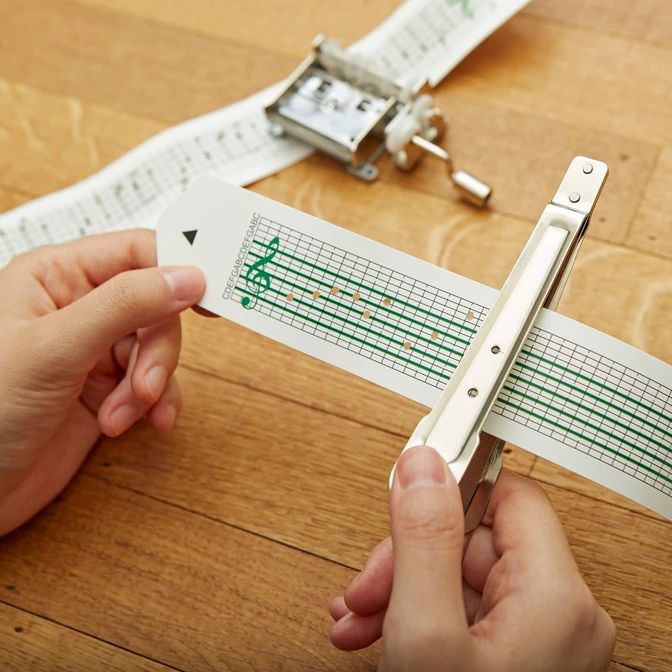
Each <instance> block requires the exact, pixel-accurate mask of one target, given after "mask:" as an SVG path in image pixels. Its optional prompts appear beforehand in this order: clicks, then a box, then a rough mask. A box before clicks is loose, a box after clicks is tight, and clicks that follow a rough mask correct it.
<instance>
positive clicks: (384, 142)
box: [265, 36, 492, 207]
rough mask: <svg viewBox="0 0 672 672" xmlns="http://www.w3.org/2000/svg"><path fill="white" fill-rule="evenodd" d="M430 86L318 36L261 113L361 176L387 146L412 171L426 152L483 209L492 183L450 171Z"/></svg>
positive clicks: (374, 171) (371, 171)
mask: <svg viewBox="0 0 672 672" xmlns="http://www.w3.org/2000/svg"><path fill="white" fill-rule="evenodd" d="M429 90H430V89H429V86H428V85H427V83H426V82H424V81H421V82H417V83H416V84H415V85H412V86H409V85H408V84H406V83H405V82H403V81H401V80H395V79H391V78H390V77H389V76H387V75H386V74H385V73H383V72H381V71H379V70H377V69H376V68H375V67H374V66H372V65H370V64H368V63H367V62H366V60H364V59H362V58H361V57H358V56H356V55H351V54H349V53H348V52H346V51H344V50H343V49H341V47H340V46H339V45H338V44H337V43H336V42H333V41H331V40H327V39H325V38H324V37H323V36H318V37H317V38H316V39H315V41H314V43H313V52H312V54H311V55H310V56H309V57H308V58H307V59H306V60H305V61H303V63H302V64H301V65H300V66H299V67H298V68H297V69H296V70H295V71H294V72H293V73H292V75H291V76H290V77H289V80H288V84H287V86H286V87H285V88H284V89H283V91H282V92H281V93H280V95H279V96H278V97H277V98H276V99H275V100H274V101H273V102H272V103H271V104H270V105H269V106H268V107H266V110H265V111H266V115H267V117H268V119H269V121H270V122H271V130H272V132H273V133H276V134H278V135H280V134H283V133H287V134H289V135H291V136H293V137H295V138H298V139H300V140H303V141H304V142H306V143H308V144H310V145H312V146H313V147H315V148H316V149H318V150H320V151H322V152H325V153H326V154H330V155H331V156H333V157H335V158H337V159H339V160H340V161H342V162H343V163H344V164H345V166H346V168H347V170H348V171H349V172H350V173H352V174H353V175H356V176H357V177H360V178H362V179H364V180H375V179H376V178H377V177H378V168H377V167H376V165H375V164H376V161H377V160H378V158H379V157H380V156H381V155H382V154H383V152H385V151H387V152H388V153H389V154H391V155H392V157H393V159H394V162H395V164H396V165H397V166H398V167H399V168H401V169H403V170H410V169H412V168H413V167H414V166H415V165H416V164H417V162H418V161H419V160H420V158H421V156H422V155H423V154H424V152H429V153H431V154H433V155H435V156H437V157H438V158H440V159H441V160H442V161H444V162H445V163H446V164H447V166H448V171H449V175H450V178H451V179H452V181H453V183H454V185H455V187H456V188H457V190H458V192H459V193H460V195H461V196H462V197H463V198H464V199H466V200H467V201H469V202H470V203H473V204H474V205H477V206H479V207H483V206H484V205H486V203H487V202H488V199H489V198H490V194H491V192H492V190H491V188H490V187H489V186H488V185H487V184H485V183H484V182H482V181H481V180H479V179H478V178H476V177H474V176H473V175H471V174H470V173H468V172H466V171H464V170H454V169H453V161H452V158H451V156H450V154H448V152H446V151H445V150H444V149H442V148H441V147H439V146H438V145H436V144H435V141H436V140H439V139H440V138H441V137H442V136H443V134H444V132H445V130H446V123H445V120H444V117H443V115H442V114H441V111H440V110H439V109H438V108H437V107H436V106H435V104H434V100H433V98H432V96H431V95H429V93H428V91H429Z"/></svg>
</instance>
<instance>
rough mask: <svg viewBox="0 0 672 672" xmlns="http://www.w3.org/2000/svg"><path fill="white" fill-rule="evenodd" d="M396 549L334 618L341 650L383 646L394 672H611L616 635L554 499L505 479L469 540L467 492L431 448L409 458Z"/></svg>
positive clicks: (394, 500)
mask: <svg viewBox="0 0 672 672" xmlns="http://www.w3.org/2000/svg"><path fill="white" fill-rule="evenodd" d="M390 497H391V502H390V503H391V518H392V538H391V539H387V540H386V541H384V542H382V543H381V544H380V545H379V546H378V547H376V549H375V550H374V551H373V553H372V554H371V557H370V558H369V560H368V562H367V563H366V566H365V567H364V570H363V571H362V572H361V574H359V575H358V576H357V577H356V578H355V580H354V581H353V582H352V583H351V584H350V586H349V588H348V590H347V591H346V593H345V596H344V597H339V598H336V599H334V600H333V601H332V603H331V605H330V611H331V614H332V616H333V617H334V619H335V620H336V623H335V624H334V625H333V627H332V630H331V639H332V641H333V643H334V644H335V645H336V646H337V647H339V648H341V649H346V650H353V649H359V648H363V647H365V646H368V645H369V644H372V643H373V642H374V641H376V640H377V639H378V638H379V637H380V636H381V633H382V635H383V648H382V656H381V661H380V668H379V669H380V670H384V671H385V672H392V671H394V672H418V671H422V672H453V671H454V672H458V671H459V672H493V671H497V672H514V671H515V672H570V671H571V672H603V671H604V670H606V669H607V667H608V665H609V660H610V657H611V654H612V651H613V648H614V641H615V636H616V629H615V627H614V624H613V622H612V620H611V618H610V617H609V615H608V614H607V613H606V612H605V611H604V610H603V609H602V608H601V607H600V606H599V605H598V604H597V602H596V601H595V599H594V598H593V596H592V594H591V592H590V590H589V589H588V587H587V586H586V584H585V582H584V581H583V579H582V577H581V575H580V573H579V570H578V568H577V566H576V563H575V562H574V558H573V557H572V553H571V550H570V548H569V544H568V542H567V539H566V537H565V535H564V532H563V530H562V526H561V525H560V521H559V520H558V518H557V516H556V515H555V512H554V511H553V508H552V506H551V503H550V501H549V500H548V497H547V496H546V495H545V493H544V492H543V490H541V488H539V487H538V486H537V485H535V484H534V483H533V482H532V481H530V480H528V479H526V478H523V477H522V476H518V475H516V474H514V473H512V472H509V471H503V472H502V474H501V475H500V478H499V480H498V483H497V486H496V487H495V489H494V491H493V494H492V498H491V501H490V504H489V506H488V510H487V512H486V514H485V516H484V519H483V522H482V524H481V526H480V527H478V528H477V529H476V530H474V532H472V533H471V534H470V535H468V536H467V537H466V538H465V537H464V519H463V513H462V504H461V499H460V493H459V489H458V486H457V483H456V482H455V479H454V478H453V476H452V474H451V472H450V470H449V469H448V468H447V467H446V466H445V463H444V461H443V459H442V458H441V456H440V455H439V454H438V453H437V452H436V451H434V450H433V449H432V448H427V447H424V446H423V447H416V448H412V449H411V450H409V451H406V453H404V455H402V457H401V459H400V460H399V463H398V464H397V469H396V473H395V479H394V483H393V486H392V491H391V496H390Z"/></svg>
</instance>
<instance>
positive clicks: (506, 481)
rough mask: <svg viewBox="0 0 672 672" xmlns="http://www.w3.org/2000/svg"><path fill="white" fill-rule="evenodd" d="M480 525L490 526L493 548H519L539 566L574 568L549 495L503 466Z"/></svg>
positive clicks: (502, 552) (566, 541) (569, 550)
mask: <svg viewBox="0 0 672 672" xmlns="http://www.w3.org/2000/svg"><path fill="white" fill-rule="evenodd" d="M482 524H483V525H487V526H488V527H491V528H492V540H493V544H494V548H495V551H496V552H497V554H498V555H499V556H500V557H501V556H502V555H504V553H506V552H507V551H521V552H522V553H523V554H524V555H525V557H531V558H535V565H536V566H539V567H543V566H545V567H546V570H547V569H548V568H549V567H552V566H553V567H557V566H558V565H559V564H563V565H567V564H571V565H573V566H574V567H576V564H575V563H574V557H573V555H572V551H571V549H570V546H569V542H568V540H567V537H566V535H565V532H564V530H563V528H562V524H561V523H560V520H559V518H558V516H557V514H556V512H555V509H554V508H553V505H552V504H551V501H550V499H549V498H548V495H547V494H546V493H545V492H544V491H543V489H542V488H541V487H540V486H539V485H537V484H536V483H535V482H534V481H532V480H531V479H529V478H526V477H525V476H521V475H519V474H516V473H514V472H512V471H509V470H507V469H503V470H502V472H501V474H500V476H499V478H498V480H497V484H496V486H495V489H494V490H493V493H492V497H491V499H490V502H489V504H488V508H487V510H486V512H485V515H484V516H483V521H482Z"/></svg>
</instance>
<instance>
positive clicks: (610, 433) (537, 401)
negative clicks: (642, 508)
mask: <svg viewBox="0 0 672 672" xmlns="http://www.w3.org/2000/svg"><path fill="white" fill-rule="evenodd" d="M504 389H505V390H506V391H507V392H510V393H512V394H517V395H518V396H519V397H524V398H526V397H527V395H526V394H525V393H524V392H521V391H520V390H517V389H516V388H515V387H511V386H510V385H505V386H504ZM534 404H535V405H536V404H540V405H541V406H544V407H545V408H548V409H550V410H552V411H555V412H556V413H559V414H560V415H564V416H567V417H569V418H572V419H575V420H578V421H579V422H580V423H581V424H583V425H585V426H586V427H590V428H591V429H593V430H595V431H596V432H602V433H603V434H606V435H607V437H608V438H609V439H613V438H614V432H613V430H612V431H609V430H607V429H606V428H602V427H600V426H599V425H595V424H593V423H592V422H589V421H587V420H584V419H582V418H580V417H578V416H575V415H573V414H572V413H570V412H569V411H566V410H564V409H561V408H555V407H554V406H553V405H552V404H551V403H549V402H546V401H542V400H541V399H537V398H535V399H534ZM617 439H618V441H619V442H620V443H621V444H624V445H626V446H628V447H629V448H632V449H633V450H636V451H637V452H639V453H642V454H643V455H646V456H647V457H649V458H650V459H652V460H654V461H656V462H660V463H661V464H662V465H664V466H665V467H668V468H672V464H668V462H667V460H666V459H664V458H662V457H660V456H659V455H656V454H655V453H650V452H649V451H648V450H646V448H642V447H640V446H638V445H637V444H636V443H632V442H631V441H628V440H627V439H626V438H625V437H623V436H617Z"/></svg>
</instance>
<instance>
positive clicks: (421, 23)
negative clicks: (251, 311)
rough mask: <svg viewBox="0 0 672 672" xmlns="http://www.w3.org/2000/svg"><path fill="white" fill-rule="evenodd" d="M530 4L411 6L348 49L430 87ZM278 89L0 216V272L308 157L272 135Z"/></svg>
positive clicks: (152, 219)
mask: <svg viewBox="0 0 672 672" xmlns="http://www.w3.org/2000/svg"><path fill="white" fill-rule="evenodd" d="M528 1H529V0H408V1H407V2H405V3H403V4H402V5H401V6H400V7H399V9H398V10H397V11H396V12H394V13H393V14H392V15H391V16H390V17H389V18H388V19H387V20H386V21H384V22H383V23H382V24H381V25H380V26H379V27H378V28H376V29H375V30H374V31H373V32H372V33H370V34H369V35H368V36H366V37H365V38H364V39H362V40H360V41H359V42H357V43H356V44H354V45H352V47H351V49H352V50H353V51H355V52H357V53H360V54H362V55H363V56H366V57H367V58H368V59H371V60H373V62H374V63H375V64H376V66H377V67H378V68H380V69H383V70H386V71H388V72H391V73H393V74H394V75H395V76H398V77H402V78H405V79H406V80H408V81H411V82H412V81H415V80H416V79H418V78H420V77H426V78H428V79H429V80H430V83H432V84H436V83H437V82H438V81H440V80H441V79H442V78H443V77H444V76H445V74H447V73H448V72H449V71H450V70H451V69H452V68H453V67H455V65H457V63H459V61H460V60H461V59H462V58H464V56H466V54H468V53H469V52H470V51H471V50H472V49H474V47H476V46H477V45H478V44H479V43H480V42H482V41H483V40H484V39H485V38H486V37H487V36H488V35H489V34H490V33H492V32H493V31H494V30H495V29H496V28H498V27H499V26H500V25H501V24H502V23H504V22H505V21H506V20H507V19H508V18H510V17H511V16H512V15H513V14H515V13H516V12H517V11H518V10H519V9H521V8H522V7H523V6H524V5H526V4H527V2H528ZM334 29H335V30H337V27H335V28H334ZM282 87H283V83H282V82H281V83H279V84H277V85H275V86H272V87H269V88H268V89H265V90H264V91H261V92H260V93H258V94H256V95H254V96H252V97H250V98H247V99H246V100H244V101H241V102H240V103H237V104H235V105H232V106H230V107H227V108H224V109H221V110H217V111H216V112H212V113H210V114H207V115H205V116H203V117H199V118H197V119H193V120H191V121H188V122H185V123H184V124H180V125H178V126H175V127H174V128H171V129H168V130H166V131H164V132H163V133H160V134H159V135H157V136H155V137H154V138H152V139H150V140H148V141H147V142H145V143H143V144H142V145H140V146H139V147H137V148H136V149H134V150H132V151H131V152H129V153H128V154H126V155H125V156H123V157H122V158H121V159H119V160H117V161H115V162H114V163H112V164H110V165H109V166H108V167H107V168H105V169H103V170H102V171H100V172H99V173H96V174H94V175H93V176H91V177H89V178H87V179H86V180H84V181H82V182H80V183H79V184H77V185H75V186H73V187H69V188H67V189H64V190H62V191H59V192H57V193H55V194H52V195H49V196H45V197H43V198H40V199H37V200H36V201H33V202H31V203H28V204H26V205H23V206H20V207H18V208H15V209H14V210H12V211H10V212H8V213H5V214H3V215H0V268H1V267H2V266H4V265H5V264H6V263H7V262H8V261H9V260H10V259H11V258H12V256H14V255H15V254H18V253H20V252H23V251H25V250H29V249H31V248H33V247H37V246H38V245H43V244H46V243H53V242H63V241H66V240H72V239H74V238H79V237H80V236H83V235H86V234H89V233H100V232H102V231H113V230H120V229H126V228H132V227H137V226H143V227H150V228H151V227H153V226H154V225H155V223H156V219H157V217H158V215H159V213H160V212H161V210H162V209H163V208H164V207H165V206H166V205H167V204H168V203H170V202H171V201H173V200H174V199H175V198H176V197H177V196H178V195H179V194H180V193H181V192H182V191H183V190H184V189H185V188H186V187H187V185H188V184H190V183H191V182H192V181H193V180H194V179H195V178H197V177H198V176H199V175H203V174H211V175H217V176H218V177H221V178H222V179H225V180H227V181H228V182H231V183H233V184H249V183H251V182H254V181H256V180H259V179H261V178H262V177H265V176H267V175H270V174H271V173H274V172H277V171H278V170H282V169H283V168H286V167H288V166H290V165H292V164H293V163H296V162H297V161H300V160H301V159H303V158H305V157H306V156H308V155H309V154H310V153H311V151H312V149H311V148H310V147H308V146H307V145H304V144H302V143H300V142H297V141H295V140H292V139H291V138H286V137H283V138H276V137H274V136H272V135H271V134H270V133H269V129H268V122H267V120H266V117H265V115H264V112H263V108H264V106H265V105H267V104H268V103H270V102H271V101H272V100H273V99H274V98H275V97H276V96H277V95H278V93H279V92H280V90H281V88H282Z"/></svg>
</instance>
